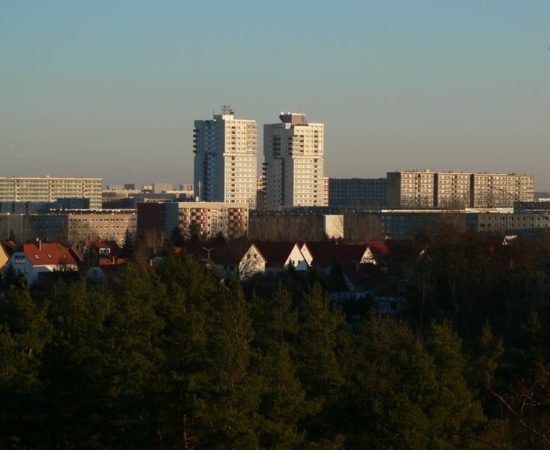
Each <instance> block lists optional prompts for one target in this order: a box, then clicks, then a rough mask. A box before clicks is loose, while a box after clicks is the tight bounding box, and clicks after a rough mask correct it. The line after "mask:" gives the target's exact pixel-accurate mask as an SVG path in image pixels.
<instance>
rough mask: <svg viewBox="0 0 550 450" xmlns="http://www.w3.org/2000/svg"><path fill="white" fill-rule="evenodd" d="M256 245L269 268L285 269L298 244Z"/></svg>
mask: <svg viewBox="0 0 550 450" xmlns="http://www.w3.org/2000/svg"><path fill="white" fill-rule="evenodd" d="M254 245H255V246H256V248H257V249H258V251H259V252H260V253H261V255H262V256H263V257H264V259H265V260H266V266H267V267H283V266H284V264H285V262H286V260H287V259H288V257H289V256H290V253H291V252H292V249H293V248H294V246H295V245H296V243H295V242H257V241H255V242H254Z"/></svg>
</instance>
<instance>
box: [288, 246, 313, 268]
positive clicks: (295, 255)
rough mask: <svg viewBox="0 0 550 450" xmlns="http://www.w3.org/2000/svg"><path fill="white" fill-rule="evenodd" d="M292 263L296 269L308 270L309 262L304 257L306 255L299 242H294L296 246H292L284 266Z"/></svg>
mask: <svg viewBox="0 0 550 450" xmlns="http://www.w3.org/2000/svg"><path fill="white" fill-rule="evenodd" d="M290 264H292V265H293V266H294V268H295V269H296V270H300V271H302V270H307V268H308V267H309V264H308V262H307V261H306V259H305V258H304V255H303V253H302V252H301V251H300V248H299V247H298V245H297V244H294V247H292V250H291V251H290V254H289V255H288V258H287V259H286V261H285V264H284V266H285V267H287V266H289V265H290Z"/></svg>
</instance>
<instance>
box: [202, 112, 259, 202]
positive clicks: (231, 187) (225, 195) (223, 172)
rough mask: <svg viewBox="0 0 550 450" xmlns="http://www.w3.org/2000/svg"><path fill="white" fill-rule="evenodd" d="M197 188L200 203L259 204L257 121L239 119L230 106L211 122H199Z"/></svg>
mask: <svg viewBox="0 0 550 450" xmlns="http://www.w3.org/2000/svg"><path fill="white" fill-rule="evenodd" d="M193 140H194V144H193V146H194V154H195V159H194V188H195V197H196V198H198V199H199V200H200V201H207V202H229V203H246V204H248V205H249V206H250V207H251V208H254V207H255V205H256V172H257V167H256V165H257V153H258V142H257V129H256V121H255V120H245V119H236V118H235V116H234V114H233V111H232V110H231V109H230V108H229V107H223V108H222V112H221V114H214V116H213V119H211V120H196V121H195V127H194V132H193Z"/></svg>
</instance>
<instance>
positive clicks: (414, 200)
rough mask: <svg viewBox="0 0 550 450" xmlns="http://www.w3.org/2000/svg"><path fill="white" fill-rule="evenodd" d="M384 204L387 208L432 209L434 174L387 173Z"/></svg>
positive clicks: (433, 201)
mask: <svg viewBox="0 0 550 450" xmlns="http://www.w3.org/2000/svg"><path fill="white" fill-rule="evenodd" d="M386 183H387V185H386V189H387V190H386V202H387V205H388V207H389V208H433V207H434V206H435V204H434V203H435V172H432V171H430V170H415V171H406V172H388V173H387V176H386Z"/></svg>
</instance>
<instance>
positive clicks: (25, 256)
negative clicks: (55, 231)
mask: <svg viewBox="0 0 550 450" xmlns="http://www.w3.org/2000/svg"><path fill="white" fill-rule="evenodd" d="M79 259H80V256H79V254H78V253H77V252H76V251H75V250H74V249H71V248H69V247H67V246H65V245H64V244H61V243H59V242H42V241H39V240H37V241H36V242H33V243H27V244H23V247H22V248H21V249H20V250H17V251H15V252H14V253H13V254H12V256H11V257H10V259H9V261H8V263H7V265H6V267H7V266H11V267H12V268H13V269H14V270H15V273H17V274H18V275H23V276H24V277H25V278H26V280H27V283H28V284H29V285H33V284H35V283H36V281H37V279H38V275H39V274H40V273H50V272H76V271H78V261H79Z"/></svg>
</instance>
